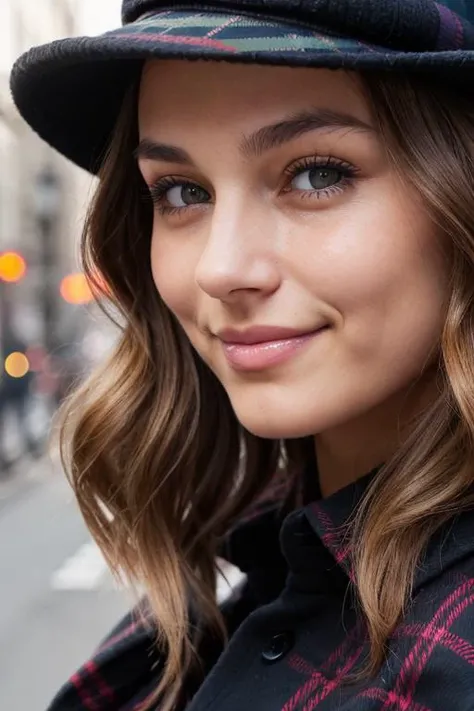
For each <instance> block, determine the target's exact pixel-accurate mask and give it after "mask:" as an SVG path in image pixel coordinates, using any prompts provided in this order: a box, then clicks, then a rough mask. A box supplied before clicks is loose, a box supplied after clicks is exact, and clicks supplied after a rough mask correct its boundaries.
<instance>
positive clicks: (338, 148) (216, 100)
mask: <svg viewBox="0 0 474 711" xmlns="http://www.w3.org/2000/svg"><path fill="white" fill-rule="evenodd" d="M473 135H474V112H473V110H472V105H471V103H470V100H469V98H468V97H466V96H464V95H463V94H462V93H460V92H457V91H455V90H453V89H451V88H449V87H448V86H446V85H443V84H439V83H437V82H434V81H430V80H429V79H428V78H421V77H420V78H412V79H409V78H407V77H403V76H400V75H392V76H387V75H377V74H375V73H372V74H356V73H345V72H342V71H340V72H330V71H328V70H317V69H303V68H301V69H287V68H276V67H247V66H243V65H235V66H234V65H228V64H224V63H212V62H196V63H192V64H189V65H188V64H184V63H182V62H180V61H167V60H160V61H156V62H150V63H147V64H145V66H144V69H143V72H142V74H141V77H140V81H139V82H138V83H137V84H136V85H135V86H133V87H131V89H130V91H129V94H128V96H127V99H126V101H125V103H124V106H123V109H122V112H121V116H120V119H119V121H118V124H117V128H116V132H115V134H114V137H113V139H112V142H111V145H110V150H109V153H108V156H107V159H106V161H105V163H104V166H103V169H102V173H101V184H100V186H99V188H98V192H97V196H96V198H95V202H94V204H93V206H92V209H91V213H90V216H89V220H88V223H87V226H86V231H85V235H84V243H83V254H84V261H85V265H86V269H87V270H88V272H89V273H90V275H91V278H93V277H94V275H95V274H97V273H98V272H99V273H100V274H102V275H103V276H104V277H105V279H106V281H107V283H108V285H109V287H110V290H111V293H112V299H113V301H114V303H115V304H116V306H118V307H119V309H120V310H121V312H122V316H123V322H124V323H123V331H122V336H121V339H120V341H119V344H118V346H117V349H116V351H115V353H114V354H113V355H112V357H111V359H110V361H109V363H107V364H106V366H105V367H104V368H103V369H102V370H101V372H100V373H98V374H96V375H95V376H94V377H93V378H92V379H91V380H90V381H89V383H87V384H86V385H85V386H84V387H83V388H82V389H81V390H80V391H79V392H78V393H77V394H76V396H75V397H74V398H73V399H72V401H71V403H70V404H69V407H68V409H67V411H66V412H67V420H66V425H65V428H64V432H63V437H64V439H63V446H64V452H65V454H66V456H68V455H69V465H68V466H69V471H70V472H71V474H72V481H73V483H74V486H75V488H76V492H77V495H78V499H79V502H80V504H81V506H82V509H83V512H84V514H85V516H86V520H87V521H88V524H89V526H90V528H91V530H92V531H93V532H94V533H95V535H96V537H97V539H98V540H99V542H100V543H101V545H102V547H103V549H104V551H105V552H106V554H107V555H108V557H109V560H110V562H111V563H112V565H113V566H115V567H116V568H119V569H125V571H126V572H127V573H128V574H129V575H130V576H131V577H132V578H133V577H135V578H136V579H138V580H142V581H145V582H146V583H147V585H148V592H149V599H150V601H151V604H152V607H153V609H154V611H155V613H156V616H157V619H158V620H159V625H160V629H159V631H160V635H161V637H160V638H161V640H162V642H164V643H166V644H167V645H168V649H169V650H170V658H169V666H168V675H165V679H164V682H163V685H164V687H163V688H165V687H166V688H168V689H171V688H172V682H173V680H174V681H176V680H177V675H178V671H179V669H181V665H182V662H183V658H182V650H183V644H184V645H185V649H187V650H188V653H190V652H189V650H190V647H186V644H187V642H186V628H187V612H186V604H185V599H186V592H189V591H190V590H191V591H192V594H193V596H194V597H195V599H196V600H197V602H198V608H199V610H200V612H201V614H202V616H203V619H207V620H208V621H213V622H214V623H216V624H217V625H218V623H219V616H218V614H217V612H216V609H215V606H214V603H213V593H212V590H213V586H214V584H215V563H214V560H215V554H216V550H217V548H216V546H217V543H218V540H219V537H220V536H222V534H223V533H225V531H226V530H228V529H229V527H230V526H231V525H232V524H233V523H234V522H235V521H236V520H238V518H239V516H241V515H242V513H243V512H244V511H245V510H246V509H247V508H248V507H249V506H250V505H251V504H252V503H253V502H255V500H256V499H257V498H258V497H261V496H265V491H266V489H267V488H268V487H269V486H271V485H272V483H273V481H274V479H275V477H276V476H280V475H281V473H282V472H283V474H285V475H286V477H287V481H288V487H290V486H291V485H292V483H293V482H294V481H295V478H296V477H297V475H298V473H299V472H300V471H301V462H302V460H303V456H304V447H305V445H306V444H307V442H308V441H309V439H308V438H309V436H311V437H314V439H315V441H316V448H317V451H318V459H321V460H323V462H324V461H325V457H326V459H328V457H327V451H326V450H328V449H329V450H331V447H332V450H331V451H332V453H333V455H334V453H335V455H336V458H337V455H338V447H339V449H340V450H341V449H342V450H343V451H342V452H339V454H340V458H341V461H343V462H344V463H345V464H347V462H349V466H350V467H352V470H353V475H354V476H357V475H360V474H362V473H364V472H365V471H368V469H369V468H370V467H372V466H374V465H378V464H384V466H383V468H382V469H381V471H380V473H379V475H378V476H377V477H376V478H375V480H374V484H373V486H372V489H371V490H370V491H369V494H368V496H367V497H366V500H365V504H364V506H363V508H362V509H361V514H360V517H359V519H358V520H356V521H355V524H354V528H353V530H352V533H353V537H354V541H356V544H355V546H354V560H355V564H356V581H357V593H358V596H359V600H360V603H361V608H362V610H363V612H364V613H365V616H366V620H367V624H368V628H369V633H370V636H371V640H372V668H375V666H376V665H377V664H378V663H380V660H381V658H382V656H383V649H384V644H385V641H386V639H387V636H388V635H389V633H390V631H391V629H392V628H393V626H394V625H395V623H396V621H397V619H398V617H399V615H400V613H401V611H402V609H403V604H404V601H405V599H406V595H407V592H408V591H409V588H410V581H411V577H412V574H413V569H414V566H415V564H416V560H417V557H418V555H419V553H420V551H421V550H422V548H423V546H424V545H425V544H426V542H427V540H428V538H429V536H430V535H431V533H432V532H433V530H435V529H436V528H437V527H438V526H439V525H441V523H442V522H443V521H444V520H445V518H446V516H447V515H449V513H450V512H452V510H453V509H454V508H455V507H457V508H460V507H462V506H463V505H467V504H468V499H467V494H466V492H467V490H468V488H469V486H470V485H471V483H472V479H473V471H472V465H471V462H472V453H473V452H472V438H473V435H474V415H473V402H474V399H473V398H474V391H473V385H472V383H473V382H474V361H473V358H472V345H473V339H472V319H473V313H474V312H473V308H474V304H473V285H474V219H473V217H472V211H471V195H472V192H473V190H474V162H473V158H474V151H473V143H472V138H473ZM269 341H270V343H269ZM262 342H263V343H264V344H263V345H262ZM259 344H260V345H259ZM282 455H284V456H283V457H282ZM329 459H330V457H329ZM329 459H328V461H329ZM323 468H324V467H323ZM327 471H329V472H330V471H331V467H330V466H329V465H328V467H327ZM338 486H340V482H339V483H338V481H337V476H336V478H335V480H334V481H331V479H330V477H329V479H326V480H325V481H324V486H323V493H330V491H332V490H334V489H336V488H338ZM324 489H326V492H325V491H324ZM104 505H105V508H106V509H107V510H106V511H104ZM362 512H364V516H363V517H362ZM394 560H396V561H397V565H396V566H394V565H393V561H394Z"/></svg>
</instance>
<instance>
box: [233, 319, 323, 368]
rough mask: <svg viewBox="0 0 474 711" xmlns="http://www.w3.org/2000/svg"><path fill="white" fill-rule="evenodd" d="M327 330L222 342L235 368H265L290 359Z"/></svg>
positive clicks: (319, 329)
mask: <svg viewBox="0 0 474 711" xmlns="http://www.w3.org/2000/svg"><path fill="white" fill-rule="evenodd" d="M325 330H327V327H323V328H318V329H317V330H315V331H310V332H308V333H299V334H296V335H294V336H289V337H288V336H287V337H284V338H282V337H280V338H274V339H272V340H265V341H258V342H254V343H243V342H232V341H229V340H221V342H222V348H223V351H224V355H225V356H226V358H227V361H228V362H229V364H230V365H231V366H232V367H233V368H234V369H235V370H264V369H265V368H270V367H272V366H275V365H279V364H280V363H283V362H284V361H286V360H289V359H290V358H292V357H293V356H294V355H296V354H297V353H298V352H299V351H300V350H301V349H302V348H304V346H306V345H307V344H308V343H309V342H310V341H312V340H313V338H315V337H317V336H318V335H320V334H321V333H322V332H323V331H325ZM243 340H245V336H244V338H243ZM247 340H248V337H247Z"/></svg>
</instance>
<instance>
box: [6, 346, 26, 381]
mask: <svg viewBox="0 0 474 711" xmlns="http://www.w3.org/2000/svg"><path fill="white" fill-rule="evenodd" d="M29 370H30V363H29V361H28V358H27V357H26V355H25V354H24V353H19V352H15V353H10V355H9V356H8V357H7V358H5V371H6V372H7V373H8V375H10V377H12V378H23V377H24V376H25V375H26V374H27V373H28V371H29Z"/></svg>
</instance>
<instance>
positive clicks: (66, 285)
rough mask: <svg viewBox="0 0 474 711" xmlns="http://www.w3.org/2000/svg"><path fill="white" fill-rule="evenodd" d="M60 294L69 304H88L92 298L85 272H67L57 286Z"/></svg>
mask: <svg viewBox="0 0 474 711" xmlns="http://www.w3.org/2000/svg"><path fill="white" fill-rule="evenodd" d="M59 290H60V293H61V296H62V297H63V299H64V300H65V301H67V302H68V303H69V304H88V303H89V302H90V301H92V300H93V296H92V291H91V288H90V286H89V282H88V281H87V279H86V276H85V274H82V273H81V272H78V273H77V274H68V275H67V276H65V277H64V279H63V280H62V281H61V286H60V287H59Z"/></svg>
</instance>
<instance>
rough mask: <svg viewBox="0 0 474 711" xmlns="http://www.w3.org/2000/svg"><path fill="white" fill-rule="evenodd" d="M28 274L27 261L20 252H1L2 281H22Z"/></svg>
mask: <svg viewBox="0 0 474 711" xmlns="http://www.w3.org/2000/svg"><path fill="white" fill-rule="evenodd" d="M25 274H26V262H25V260H24V259H23V257H22V256H21V254H18V252H3V253H2V254H0V279H1V280H2V281H8V282H16V281H20V279H22V278H23V277H24V276H25Z"/></svg>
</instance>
